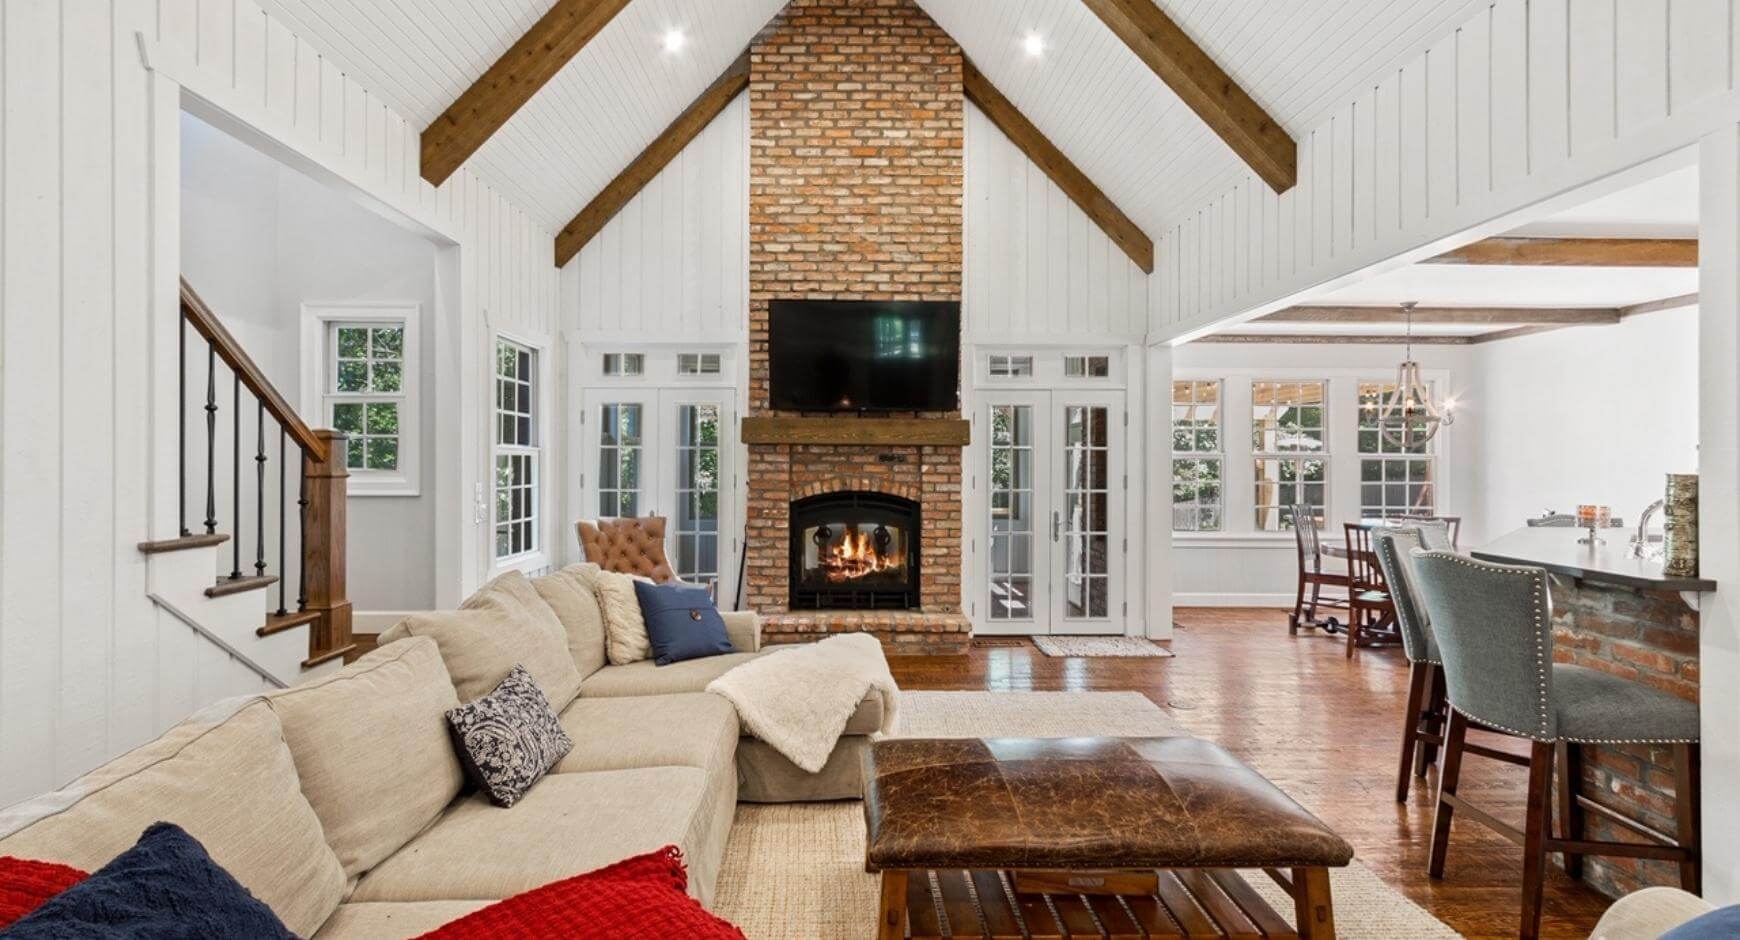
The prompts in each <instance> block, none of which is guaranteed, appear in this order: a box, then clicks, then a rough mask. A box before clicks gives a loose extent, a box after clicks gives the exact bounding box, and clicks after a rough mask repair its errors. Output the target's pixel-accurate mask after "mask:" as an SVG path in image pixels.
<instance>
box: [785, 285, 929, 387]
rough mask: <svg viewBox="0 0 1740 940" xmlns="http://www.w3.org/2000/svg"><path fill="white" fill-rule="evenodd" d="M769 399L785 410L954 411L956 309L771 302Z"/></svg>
mask: <svg viewBox="0 0 1740 940" xmlns="http://www.w3.org/2000/svg"><path fill="white" fill-rule="evenodd" d="M768 360H769V372H770V374H769V376H768V379H769V383H770V388H769V397H770V398H771V400H772V404H773V407H774V408H777V409H781V410H785V411H953V410H955V409H957V408H959V407H960V391H959V389H960V384H961V305H960V304H958V303H953V302H945V301H905V302H880V301H843V300H775V301H773V302H772V304H771V306H770V307H769V310H768Z"/></svg>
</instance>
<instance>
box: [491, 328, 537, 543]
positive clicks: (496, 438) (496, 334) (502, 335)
mask: <svg viewBox="0 0 1740 940" xmlns="http://www.w3.org/2000/svg"><path fill="white" fill-rule="evenodd" d="M504 340H505V341H507V342H509V343H513V344H515V345H518V346H523V347H525V348H526V349H529V350H531V351H532V354H533V363H534V366H533V385H532V428H533V434H534V436H535V437H536V439H537V442H538V446H536V447H531V448H526V447H520V446H517V445H516V446H510V447H506V448H504V447H503V445H502V444H501V443H500V431H499V429H498V428H497V427H496V421H497V418H498V413H497V412H498V402H497V398H496V395H497V390H496V379H497V372H496V361H495V356H496V347H497V345H498V344H499V343H501V342H502V341H504ZM487 353H488V363H489V365H488V375H489V399H488V407H487V408H486V409H485V413H486V414H487V415H488V416H489V417H488V434H489V460H488V463H487V465H486V467H485V472H486V474H487V476H486V477H485V479H486V480H488V481H489V485H488V492H489V498H488V500H487V502H486V503H485V507H486V510H485V515H484V521H483V528H484V533H483V534H484V544H485V546H486V548H485V553H486V555H487V556H488V558H489V566H490V574H491V575H492V576H493V575H498V574H502V573H505V572H508V571H522V572H527V573H531V572H536V571H539V570H542V569H543V568H545V567H547V566H548V565H549V562H550V558H551V557H552V556H551V554H550V542H549V540H550V530H549V525H548V523H549V520H550V513H551V511H552V507H551V501H550V494H551V492H552V489H551V486H550V453H551V448H550V422H551V407H550V405H551V401H552V399H551V385H552V383H551V382H550V370H551V358H550V342H549V340H547V339H541V338H538V337H533V336H529V335H526V334H524V333H518V332H515V331H512V330H499V329H498V330H492V331H491V332H490V334H489V346H488V349H487ZM503 453H514V454H523V453H532V454H534V455H535V456H536V457H537V461H536V467H535V469H534V476H535V477H536V479H535V480H534V481H533V487H532V492H533V494H534V496H535V498H536V499H537V505H536V507H535V509H534V512H533V514H532V535H533V537H534V538H536V539H537V547H536V548H533V549H532V550H530V551H525V552H521V553H519V554H517V555H507V556H502V557H497V556H496V554H495V526H496V521H495V500H496V486H495V461H496V457H497V456H498V455H500V454H503Z"/></svg>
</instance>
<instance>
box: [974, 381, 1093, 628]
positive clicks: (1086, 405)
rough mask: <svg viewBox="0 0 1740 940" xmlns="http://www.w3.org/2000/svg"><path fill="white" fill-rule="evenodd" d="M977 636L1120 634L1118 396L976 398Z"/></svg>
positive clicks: (1043, 394)
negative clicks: (980, 611)
mask: <svg viewBox="0 0 1740 940" xmlns="http://www.w3.org/2000/svg"><path fill="white" fill-rule="evenodd" d="M980 402H981V404H980V406H979V407H980V409H981V411H980V417H981V420H982V422H983V430H981V431H980V432H979V433H981V434H983V435H984V438H983V439H984V440H985V442H986V444H985V449H984V454H985V458H984V459H985V462H986V466H984V467H983V468H981V470H982V472H983V473H984V474H985V480H986V482H987V486H986V487H985V491H986V493H987V494H988V498H987V499H986V501H985V504H984V509H985V511H986V512H987V518H986V519H985V520H984V530H983V531H984V532H985V535H986V539H985V541H986V545H987V552H986V555H985V561H984V563H983V565H982V568H983V571H984V574H985V578H984V582H983V584H982V585H981V589H982V591H983V592H984V593H983V598H984V601H983V602H984V603H986V604H988V607H987V608H986V613H985V614H984V615H983V616H981V617H980V618H978V619H979V625H980V627H981V628H982V629H983V630H984V631H985V632H987V633H1062V634H1071V633H1073V634H1122V633H1123V632H1124V626H1125V624H1124V619H1125V618H1124V583H1123V581H1124V579H1123V571H1124V545H1125V544H1126V543H1125V540H1124V535H1125V533H1124V490H1125V475H1124V470H1123V466H1124V457H1123V444H1124V441H1123V437H1124V396H1123V393H1122V392H1100V391H1073V390H1057V391H1020V392H1001V391H999V392H988V393H982V394H981V395H980Z"/></svg>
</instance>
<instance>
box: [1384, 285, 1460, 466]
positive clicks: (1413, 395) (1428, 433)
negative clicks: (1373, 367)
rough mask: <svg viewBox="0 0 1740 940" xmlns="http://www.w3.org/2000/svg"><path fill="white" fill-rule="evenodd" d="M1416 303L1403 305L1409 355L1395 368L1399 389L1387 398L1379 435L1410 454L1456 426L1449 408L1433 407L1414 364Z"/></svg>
mask: <svg viewBox="0 0 1740 940" xmlns="http://www.w3.org/2000/svg"><path fill="white" fill-rule="evenodd" d="M1414 306H1415V303H1414V301H1409V302H1407V303H1405V304H1402V314H1403V315H1404V316H1405V317H1406V318H1407V352H1406V353H1405V354H1404V355H1403V357H1402V364H1401V365H1399V366H1397V367H1396V387H1395V389H1394V390H1393V391H1391V392H1390V393H1389V394H1388V395H1385V396H1384V399H1383V404H1382V406H1380V407H1379V409H1378V431H1379V432H1380V433H1382V434H1383V436H1384V440H1386V441H1389V442H1390V444H1391V445H1393V446H1395V447H1397V448H1399V449H1401V450H1402V451H1403V452H1411V451H1413V450H1415V449H1416V448H1419V447H1421V446H1423V445H1424V444H1425V443H1426V442H1427V441H1429V440H1431V439H1432V438H1434V437H1436V436H1438V429H1439V428H1441V427H1448V426H1450V425H1451V424H1454V423H1455V422H1456V417H1455V416H1454V415H1452V414H1451V413H1450V409H1449V407H1448V406H1445V407H1442V408H1440V407H1439V406H1437V405H1434V404H1433V403H1432V392H1431V389H1429V388H1427V387H1426V383H1425V381H1424V380H1423V379H1421V378H1420V364H1419V363H1417V362H1415V361H1414Z"/></svg>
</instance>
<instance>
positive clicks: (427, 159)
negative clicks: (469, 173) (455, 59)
mask: <svg viewBox="0 0 1740 940" xmlns="http://www.w3.org/2000/svg"><path fill="white" fill-rule="evenodd" d="M629 2H630V0H556V5H555V6H553V7H551V8H550V11H549V12H548V13H545V14H544V15H543V17H542V18H541V19H539V20H538V21H537V22H536V23H534V24H532V28H531V29H529V30H527V31H526V34H525V35H524V36H521V37H520V38H519V41H517V42H515V43H514V44H513V46H511V47H510V48H509V49H508V51H507V52H506V53H504V54H503V55H502V57H501V58H500V59H497V60H496V62H495V64H494V65H492V66H490V67H489V70H488V71H486V72H484V73H483V76H482V77H481V78H479V79H478V80H477V81H476V82H473V83H472V85H471V87H470V88H467V89H466V90H465V91H464V92H463V93H461V94H460V96H459V98H458V100H456V101H454V102H453V104H452V105H450V106H449V107H448V108H447V110H446V111H444V112H442V114H441V116H440V117H438V118H436V119H435V123H433V124H430V125H429V126H428V127H427V128H425V129H424V130H423V140H422V173H423V178H424V179H426V180H428V181H429V183H430V184H431V185H433V186H440V185H441V184H442V183H445V182H447V178H448V177H450V176H452V175H453V174H454V172H455V171H456V170H458V169H459V167H460V165H461V164H463V163H464V162H465V161H466V160H468V159H470V158H471V155H472V154H474V153H476V152H477V150H478V148H479V147H482V146H483V144H484V142H485V141H487V140H489V139H490V137H492V136H494V134H495V132H496V131H499V130H501V128H502V125H504V124H506V123H507V122H508V119H509V118H511V117H513V116H514V112H516V111H518V110H519V109H520V108H521V107H523V106H524V105H525V103H526V102H528V101H530V100H532V96H533V95H535V94H537V93H538V89H540V88H543V87H544V85H545V84H546V83H548V82H549V81H550V79H552V78H555V77H556V73H557V72H560V71H562V67H563V66H565V65H567V64H568V62H569V60H571V59H573V58H574V56H576V55H578V54H579V52H580V50H581V49H584V48H586V44H587V43H589V42H591V41H592V39H593V37H595V36H597V35H598V33H599V31H600V30H602V29H604V27H605V25H606V24H608V23H609V22H610V21H611V20H612V19H615V18H616V14H618V13H620V12H622V9H623V8H624V7H626V6H628V4H629Z"/></svg>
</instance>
